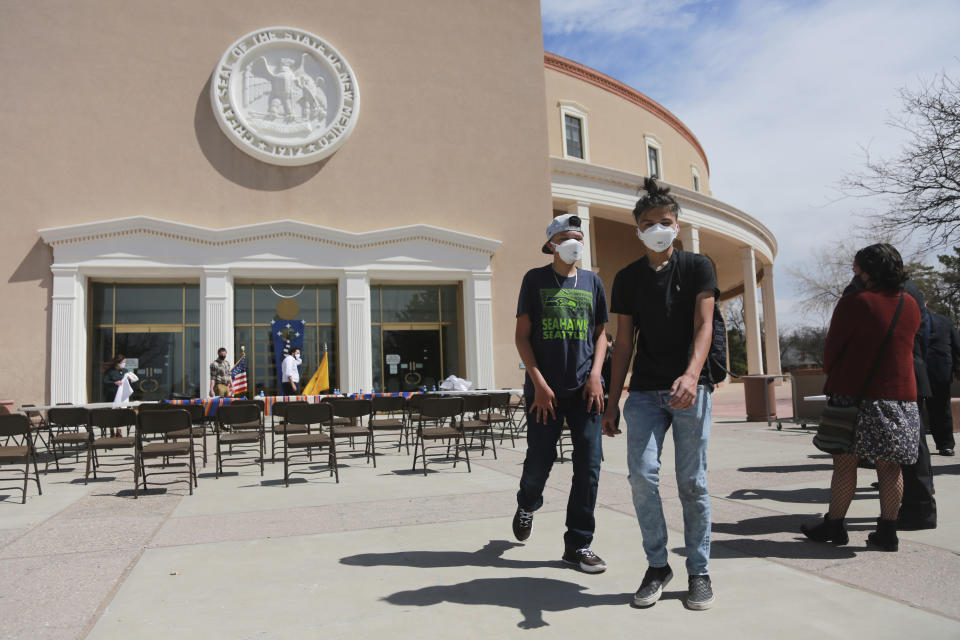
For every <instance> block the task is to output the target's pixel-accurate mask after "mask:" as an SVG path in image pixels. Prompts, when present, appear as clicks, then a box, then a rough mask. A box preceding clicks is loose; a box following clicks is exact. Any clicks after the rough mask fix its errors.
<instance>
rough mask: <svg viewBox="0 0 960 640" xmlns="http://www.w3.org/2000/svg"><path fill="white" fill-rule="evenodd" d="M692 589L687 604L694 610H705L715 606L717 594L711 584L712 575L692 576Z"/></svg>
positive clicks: (690, 580)
mask: <svg viewBox="0 0 960 640" xmlns="http://www.w3.org/2000/svg"><path fill="white" fill-rule="evenodd" d="M689 585H690V590H689V591H688V592H687V606H688V607H690V608H691V609H693V610H694V611H704V610H706V609H709V608H710V607H712V606H713V601H714V600H716V599H717V598H716V596H714V595H713V587H711V586H710V576H690V579H689Z"/></svg>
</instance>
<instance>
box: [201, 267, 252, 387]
mask: <svg viewBox="0 0 960 640" xmlns="http://www.w3.org/2000/svg"><path fill="white" fill-rule="evenodd" d="M245 346H247V347H249V348H250V349H253V345H245ZM220 347H224V348H226V350H227V353H228V354H229V355H228V358H229V359H230V362H231V363H233V362H236V361H237V360H239V359H240V345H234V344H233V276H232V275H231V274H230V271H229V270H227V269H222V268H207V267H204V269H203V274H202V275H201V276H200V378H199V380H200V396H201V397H203V396H206V395H207V391H208V389H209V388H210V363H211V362H213V360H214V359H215V358H216V357H217V349H219V348H220Z"/></svg>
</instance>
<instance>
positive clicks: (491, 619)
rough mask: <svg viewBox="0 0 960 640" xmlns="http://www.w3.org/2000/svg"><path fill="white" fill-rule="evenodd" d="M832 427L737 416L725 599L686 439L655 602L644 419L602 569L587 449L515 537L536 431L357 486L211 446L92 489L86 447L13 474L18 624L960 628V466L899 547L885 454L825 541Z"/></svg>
mask: <svg viewBox="0 0 960 640" xmlns="http://www.w3.org/2000/svg"><path fill="white" fill-rule="evenodd" d="M734 391H736V392H739V393H742V390H741V389H740V388H739V387H734V388H733V390H721V391H720V392H719V394H718V400H720V401H722V402H727V403H732V402H733V400H732V399H731V398H732V396H731V397H725V396H726V394H733V393H734ZM810 436H811V433H809V432H807V431H803V430H800V429H799V428H790V427H784V430H783V431H777V430H776V429H771V428H767V426H766V424H756V423H745V422H743V421H739V420H736V419H732V418H718V419H717V420H716V421H715V423H714V426H713V434H712V440H711V451H710V458H711V459H710V464H711V470H710V476H709V483H710V491H711V494H712V496H713V501H712V505H713V540H714V544H713V554H712V555H713V559H712V565H711V574H712V577H713V581H714V586H715V590H716V593H717V603H716V605H715V607H714V608H713V609H712V610H710V611H707V612H694V611H688V610H687V609H685V608H684V606H683V596H684V593H685V590H686V579H685V578H686V576H685V571H684V563H683V557H682V551H683V537H682V518H681V514H680V507H679V503H678V500H677V498H676V485H675V483H674V481H673V477H672V476H673V471H672V469H673V464H672V462H673V454H672V446H671V445H670V443H669V442H668V444H667V446H666V450H665V452H664V456H663V460H664V468H663V473H662V485H663V487H662V493H663V496H664V503H665V509H666V512H667V517H668V525H669V527H670V548H671V565H672V566H673V568H674V571H675V573H676V577H675V579H674V582H673V583H671V585H670V586H669V587H668V591H667V593H666V595H665V597H664V599H663V601H661V602H660V603H658V604H657V605H655V606H654V607H652V608H650V609H645V610H640V609H636V608H633V607H631V606H630V605H629V603H630V599H631V596H632V594H633V592H634V591H635V590H636V588H637V585H638V584H639V581H640V578H641V577H642V575H643V571H644V570H645V568H646V562H645V560H644V557H643V553H642V550H641V547H640V533H639V530H638V528H637V525H636V520H635V518H634V515H633V507H632V504H631V501H630V491H629V487H628V485H627V480H626V450H625V444H626V443H625V438H624V437H622V436H621V437H620V438H617V439H614V440H610V439H605V441H604V443H605V455H606V461H605V463H604V471H603V474H602V478H601V484H600V496H599V504H598V509H597V521H598V528H597V536H596V540H595V543H594V549H595V550H596V551H597V552H598V553H599V554H600V555H601V556H602V557H603V558H604V559H605V560H606V561H607V563H608V564H609V566H610V568H609V570H608V571H607V572H606V573H604V574H600V575H586V574H583V573H580V572H578V571H576V570H573V569H570V568H567V567H565V566H564V565H563V564H562V563H560V562H559V556H560V554H561V552H562V538H561V535H562V531H563V519H564V514H563V510H564V507H565V502H566V497H565V488H566V487H568V486H569V482H570V466H571V465H570V464H558V465H557V466H556V467H555V469H554V472H553V474H552V476H551V478H550V485H549V488H548V490H547V493H546V505H545V507H544V508H543V509H542V510H541V511H539V512H538V513H537V515H536V518H535V521H534V531H533V535H532V537H531V538H530V540H528V541H527V542H526V543H524V544H521V543H517V542H516V541H514V540H513V538H512V535H511V532H510V518H511V516H512V514H513V511H514V508H515V503H514V494H515V491H516V484H517V478H518V477H519V474H520V468H521V464H522V461H523V448H522V443H519V442H518V443H517V447H516V448H511V447H510V446H509V442H505V443H504V446H503V447H502V448H500V450H499V459H498V460H493V459H492V457H491V456H490V454H489V452H488V453H487V455H486V456H483V457H480V456H479V454H478V453H474V455H473V456H472V462H473V471H472V473H468V472H467V470H466V468H465V466H464V465H463V464H462V463H461V464H460V465H458V466H457V467H456V469H454V468H452V466H451V465H449V464H437V465H435V466H432V467H431V471H430V473H429V474H428V477H423V475H422V474H421V473H411V472H410V470H409V466H410V463H411V458H410V457H409V456H407V455H405V454H397V453H396V452H395V451H388V450H387V449H386V448H384V449H383V450H382V451H383V453H384V455H382V456H380V457H379V459H378V467H377V468H376V469H374V468H372V467H371V466H370V465H367V464H366V463H365V462H364V460H363V459H362V457H360V458H351V457H349V456H344V457H343V459H342V461H341V462H342V463H343V466H342V467H341V470H340V477H341V483H340V484H339V485H337V484H334V482H333V479H332V478H328V477H327V476H326V475H325V474H323V475H315V476H306V477H305V478H307V479H305V480H302V481H299V482H297V483H295V484H292V485H291V486H290V487H289V488H284V486H283V484H282V482H280V478H281V477H282V467H281V465H280V464H268V465H267V471H266V475H265V476H264V477H263V478H261V477H260V475H259V471H258V469H256V468H255V467H245V468H240V469H238V470H237V471H238V472H235V473H233V474H231V475H228V476H226V477H222V478H220V479H219V480H217V479H214V478H213V473H212V472H213V465H212V462H211V463H210V464H208V465H207V467H206V468H205V469H203V470H202V473H201V478H200V486H199V488H198V489H197V490H196V491H195V493H194V495H193V496H187V495H185V494H186V491H185V487H182V486H181V487H171V488H170V489H169V490H167V491H153V492H151V494H150V495H147V496H141V498H140V499H139V500H133V498H132V495H131V488H132V481H131V479H130V474H129V473H121V474H115V477H113V478H109V479H107V478H105V479H103V480H101V481H100V482H96V483H93V482H92V483H91V484H89V485H87V486H84V485H83V484H82V480H80V481H78V479H79V478H80V477H81V472H82V465H65V468H64V470H63V471H62V472H60V473H50V474H49V475H47V476H42V477H41V481H42V482H43V488H44V495H43V496H37V495H36V488H35V487H34V488H33V489H32V490H31V493H30V495H29V498H28V502H27V504H26V505H20V504H19V494H18V493H17V492H14V491H9V490H2V489H0V576H3V580H2V581H0V621H2V622H0V625H2V626H0V637H3V638H28V639H31V640H32V639H39V638H84V637H89V638H130V637H136V638H138V640H146V639H147V638H174V637H180V638H203V639H204V640H212V639H214V638H229V639H236V638H303V637H320V636H321V635H322V636H323V637H333V638H339V637H343V638H348V637H349V638H366V637H374V636H375V635H379V636H381V637H397V638H407V637H410V638H414V637H417V638H420V637H423V636H425V635H434V634H436V633H439V632H442V633H443V634H444V635H446V636H448V637H454V638H474V637H481V636H483V637H503V636H507V635H510V636H516V635H519V634H520V633H523V632H528V633H530V634H535V635H536V634H539V635H544V634H546V635H544V637H571V638H572V637H581V638H583V637H596V636H601V635H602V636H606V637H611V638H621V637H622V638H627V637H629V638H635V637H637V635H638V634H643V633H645V632H655V633H657V634H658V635H660V636H663V635H667V636H668V637H676V638H684V637H696V636H697V635H699V634H701V633H702V634H704V635H707V636H709V637H720V638H738V639H739V638H767V637H776V638H809V637H814V636H815V637H818V638H850V637H852V635H855V636H865V637H871V638H894V637H897V638H901V637H904V636H916V637H923V638H925V640H929V639H933V638H960V601H958V599H957V598H956V594H955V592H956V587H957V585H958V584H960V536H958V535H957V532H958V530H960V501H958V500H957V499H956V495H957V492H958V491H960V464H958V463H957V462H955V460H956V459H953V458H941V457H938V456H934V464H935V465H936V471H937V490H938V492H937V497H938V500H939V506H940V527H939V528H938V529H937V530H935V531H920V532H904V533H902V534H901V548H900V552H899V553H883V552H878V551H873V550H868V549H867V548H866V546H865V539H866V535H867V532H868V531H869V530H871V528H872V521H873V519H874V518H875V517H876V513H877V511H878V509H879V506H878V502H877V497H876V492H875V491H873V490H871V489H869V483H870V481H871V480H872V479H873V478H871V472H867V471H862V472H861V476H860V487H861V488H860V489H859V490H858V492H857V495H856V499H855V500H854V504H853V507H852V509H851V513H850V521H849V522H850V529H851V542H850V544H849V545H848V546H846V547H833V546H828V545H819V544H815V543H811V542H809V541H806V540H804V539H802V537H801V536H799V534H798V533H797V532H798V527H799V524H800V523H801V522H803V521H805V520H808V519H810V520H813V519H815V518H816V516H817V514H821V513H822V512H823V511H824V509H825V505H826V502H827V495H828V489H827V486H828V483H829V472H830V462H829V460H828V459H826V458H825V457H824V456H823V455H820V454H819V453H818V452H817V451H816V450H815V449H814V448H813V447H812V445H811V444H810ZM7 469H9V467H4V470H5V471H6V470H7ZM68 469H69V470H68ZM4 475H6V474H4ZM0 484H4V485H6V484H9V483H8V482H5V483H0Z"/></svg>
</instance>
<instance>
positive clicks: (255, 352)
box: [234, 284, 338, 395]
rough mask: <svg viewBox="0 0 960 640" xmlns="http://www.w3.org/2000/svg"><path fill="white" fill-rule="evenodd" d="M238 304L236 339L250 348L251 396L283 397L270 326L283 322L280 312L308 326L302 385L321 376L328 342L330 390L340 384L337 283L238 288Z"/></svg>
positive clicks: (249, 380) (238, 345)
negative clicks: (257, 394) (325, 347)
mask: <svg viewBox="0 0 960 640" xmlns="http://www.w3.org/2000/svg"><path fill="white" fill-rule="evenodd" d="M234 304H235V307H234V318H235V334H234V335H235V338H236V340H237V342H236V345H237V348H238V349H239V347H240V345H241V344H245V345H246V346H247V366H248V369H247V380H248V387H249V393H250V394H251V395H253V394H256V393H259V391H260V390H261V389H262V390H263V392H264V393H265V394H266V395H276V394H278V393H280V389H279V385H280V382H279V379H278V377H277V362H276V355H275V353H274V347H273V334H272V329H271V325H270V322H271V320H280V319H281V318H280V314H281V313H282V314H283V315H284V316H287V317H290V316H291V315H292V316H293V317H294V318H295V319H297V320H302V321H303V322H304V323H305V327H304V336H303V346H302V348H301V355H302V358H303V366H302V368H301V382H302V383H303V384H304V385H306V384H307V382H309V380H310V378H312V377H313V375H314V374H315V373H316V372H317V369H318V368H319V366H320V362H321V360H322V359H323V353H324V344H326V346H327V354H328V359H327V366H328V369H329V373H330V386H331V387H334V388H335V387H337V386H338V378H337V376H338V372H337V341H336V335H337V334H336V321H337V287H336V286H335V285H314V284H307V285H300V284H274V285H272V286H271V285H267V284H247V285H238V286H236V287H235V295H234ZM241 336H242V338H241ZM241 339H242V340H243V341H242V342H241Z"/></svg>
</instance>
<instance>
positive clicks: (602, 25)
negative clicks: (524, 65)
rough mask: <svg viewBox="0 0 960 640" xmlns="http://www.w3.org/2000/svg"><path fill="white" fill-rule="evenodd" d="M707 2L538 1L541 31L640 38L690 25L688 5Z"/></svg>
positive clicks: (690, 14)
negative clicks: (635, 36)
mask: <svg viewBox="0 0 960 640" xmlns="http://www.w3.org/2000/svg"><path fill="white" fill-rule="evenodd" d="M705 1H709V0H673V1H671V0H542V3H541V11H542V13H543V30H544V32H545V33H551V34H572V33H576V32H587V33H594V34H605V35H610V34H618V35H624V34H631V35H638V36H639V35H642V34H647V33H651V32H653V31H657V30H660V29H664V28H670V29H678V28H680V29H682V28H685V27H688V26H689V25H691V24H692V23H693V21H694V14H693V12H692V11H690V10H689V8H690V7H691V6H694V5H699V4H703V3H704V2H705Z"/></svg>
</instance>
